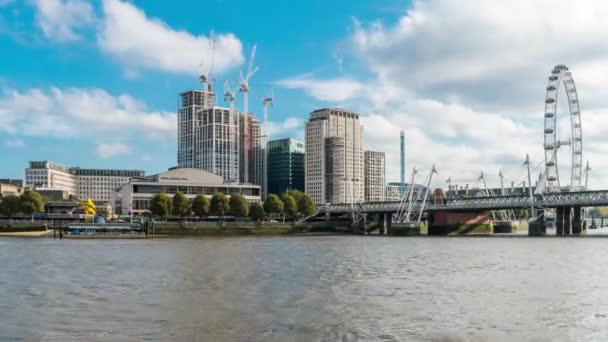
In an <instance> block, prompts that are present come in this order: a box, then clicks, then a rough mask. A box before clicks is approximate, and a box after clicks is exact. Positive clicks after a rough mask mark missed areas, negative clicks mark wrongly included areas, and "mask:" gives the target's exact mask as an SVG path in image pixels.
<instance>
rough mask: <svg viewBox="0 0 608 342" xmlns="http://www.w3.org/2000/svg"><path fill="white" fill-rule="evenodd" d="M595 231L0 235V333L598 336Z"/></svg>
mask: <svg viewBox="0 0 608 342" xmlns="http://www.w3.org/2000/svg"><path fill="white" fill-rule="evenodd" d="M607 261H608V239H606V238H496V237H494V238H428V237H420V238H398V237H372V236H368V237H358V236H317V237H312V236H309V237H303V236H302V237H272V238H259V237H256V238H249V237H238V238H205V239H156V240H53V239H19V238H4V239H0V265H2V269H1V272H0V341H5V340H8V341H12V340H26V341H134V340H165V341H608V273H607V267H606V262H607Z"/></svg>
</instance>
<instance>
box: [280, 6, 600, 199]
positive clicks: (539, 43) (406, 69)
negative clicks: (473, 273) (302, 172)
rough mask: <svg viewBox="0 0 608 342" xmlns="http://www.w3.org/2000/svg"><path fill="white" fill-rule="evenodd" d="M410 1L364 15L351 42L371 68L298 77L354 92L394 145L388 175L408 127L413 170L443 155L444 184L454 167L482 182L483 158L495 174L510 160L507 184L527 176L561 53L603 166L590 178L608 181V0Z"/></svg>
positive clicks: (592, 155)
mask: <svg viewBox="0 0 608 342" xmlns="http://www.w3.org/2000/svg"><path fill="white" fill-rule="evenodd" d="M404 12H405V15H404V16H403V17H402V18H401V19H400V20H399V21H398V22H396V23H388V24H387V23H381V22H373V23H371V24H362V23H360V22H355V25H354V27H353V31H352V34H351V35H350V36H349V37H348V39H347V43H348V44H347V46H348V47H349V50H350V53H351V56H354V57H355V59H354V60H355V62H358V63H361V64H362V66H363V67H364V68H366V69H367V71H369V73H371V77H369V78H367V79H358V78H357V77H354V75H353V76H351V77H349V76H348V75H346V76H343V77H341V78H338V79H336V80H331V79H330V80H323V79H317V78H314V77H312V76H310V75H305V77H302V76H296V77H294V78H292V79H288V80H291V81H293V82H292V83H291V84H289V83H288V85H291V87H292V88H297V89H302V90H304V91H305V92H306V93H307V94H309V95H311V96H313V97H315V98H316V99H317V100H321V101H323V100H327V99H328V97H330V98H331V97H332V96H331V95H330V96H328V95H327V94H328V93H329V94H336V93H337V94H344V93H346V95H343V96H338V98H339V100H343V101H344V103H343V104H341V105H343V106H346V107H347V108H350V109H353V110H355V111H358V112H359V113H361V114H362V122H363V124H364V125H365V129H364V136H365V138H364V139H365V145H366V146H367V147H368V148H371V149H377V150H384V151H386V152H387V166H388V170H387V179H389V180H398V179H399V177H398V176H399V175H398V172H399V131H400V129H401V128H405V129H406V140H407V147H406V150H407V152H406V159H407V164H408V167H407V169H408V173H409V170H410V169H411V167H412V166H413V165H414V164H416V165H417V166H418V167H419V168H430V166H431V165H432V164H433V163H436V164H437V167H438V169H439V171H440V175H438V176H437V177H436V185H442V184H443V182H444V181H445V179H447V178H448V177H449V176H451V177H452V179H455V180H457V181H458V182H459V183H460V184H464V183H470V184H471V185H480V183H479V181H477V180H476V178H477V177H478V176H479V173H480V172H481V171H482V170H483V171H485V173H486V174H487V175H488V180H489V183H490V184H492V185H497V184H498V183H499V178H498V176H497V174H498V171H499V170H500V169H503V171H504V173H505V175H506V176H507V177H508V178H509V180H507V184H509V182H510V180H514V181H516V182H519V181H521V180H523V179H525V178H526V172H525V169H524V168H523V167H522V165H521V164H522V162H523V159H524V157H525V155H526V153H529V154H530V155H531V157H532V158H533V163H534V165H535V166H536V165H538V164H542V161H543V158H544V151H543V137H542V135H543V129H544V128H543V120H544V117H543V113H544V97H545V87H546V82H547V77H548V76H549V73H550V71H551V69H552V68H553V66H554V65H556V64H562V63H563V64H566V65H568V66H569V67H570V69H571V70H572V71H573V75H574V78H575V80H576V83H577V89H578V91H579V97H580V101H581V106H582V117H583V140H584V158H585V160H586V159H589V160H590V161H591V164H592V167H593V166H594V172H593V173H592V174H591V179H590V184H591V185H592V186H595V187H602V186H604V187H605V186H608V179H606V178H605V177H602V174H601V172H602V171H601V170H603V169H606V168H607V167H608V160H606V159H605V158H603V153H605V152H606V150H607V148H608V147H607V146H608V145H607V144H606V143H605V138H604V137H603V136H602V135H603V132H605V131H607V130H608V120H607V119H606V117H608V106H606V104H605V98H606V97H607V96H608V90H607V89H608V88H606V87H605V86H604V79H603V75H604V73H605V72H604V71H608V46H607V45H605V44H603V42H605V41H607V40H608V21H606V20H605V17H606V16H608V2H601V1H595V0H582V1H577V2H572V1H565V0H551V1H549V0H539V1H528V0H514V1H502V0H483V1H482V0H478V1H464V2H463V1H458V0H425V1H421V0H415V1H414V2H413V4H412V6H411V8H410V9H409V10H407V11H405V10H404ZM344 62H345V63H346V62H347V61H344ZM350 62H352V60H351V61H350ZM363 74H366V73H365V72H364V73H363ZM358 77H359V78H360V77H361V76H358ZM343 79H348V80H349V81H350V82H349V83H353V84H358V85H363V86H361V88H358V89H357V91H356V93H357V94H365V96H356V95H352V93H351V92H349V91H348V90H345V89H341V87H340V81H341V80H343ZM294 80H295V81H294ZM320 89H322V90H320ZM346 89H348V87H346ZM330 100H336V98H331V99H330ZM560 101H561V99H560ZM562 103H563V104H565V101H563V102H562ZM560 109H562V111H560V113H559V117H560V118H561V119H560V123H559V127H560V128H562V131H561V132H560V137H561V138H562V139H565V138H568V137H569V135H570V134H569V132H568V131H567V130H566V129H564V128H568V127H569V125H568V124H567V121H568V120H569V118H568V117H567V115H564V110H565V109H566V107H565V106H564V107H563V108H560ZM569 153H570V151H569V148H564V149H563V151H561V152H560V157H559V158H560V159H559V160H560V164H561V165H563V168H562V169H560V176H563V179H569V172H568V171H565V170H564V169H566V168H567V167H568V165H567V164H568V162H569V160H570V157H569ZM605 160H606V161H605ZM539 171H541V168H539V169H536V171H535V173H537V172H539ZM564 183H565V182H564Z"/></svg>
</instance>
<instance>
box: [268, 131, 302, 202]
mask: <svg viewBox="0 0 608 342" xmlns="http://www.w3.org/2000/svg"><path fill="white" fill-rule="evenodd" d="M267 151H268V193H269V194H280V193H283V192H285V191H288V190H292V189H297V190H301V191H304V143H303V142H301V141H298V140H294V139H289V138H288V139H280V140H272V141H269V142H268V148H267Z"/></svg>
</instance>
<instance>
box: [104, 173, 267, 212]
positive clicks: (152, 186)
mask: <svg viewBox="0 0 608 342" xmlns="http://www.w3.org/2000/svg"><path fill="white" fill-rule="evenodd" d="M177 192H181V193H183V194H184V195H185V196H186V197H187V198H188V199H190V200H192V199H193V198H194V197H195V196H196V195H198V194H202V195H204V196H206V197H208V198H211V197H212V196H213V195H214V194H215V193H218V192H222V193H224V194H226V195H227V196H228V197H230V195H231V194H235V193H237V194H241V195H243V196H245V199H247V201H248V202H260V201H261V198H260V186H259V185H251V184H236V183H228V182H225V181H224V180H223V178H222V177H221V176H218V175H215V174H213V173H210V172H207V171H204V170H201V169H194V168H178V169H172V170H169V171H166V172H162V173H159V174H157V175H153V176H148V177H142V178H137V179H133V180H132V181H131V182H129V183H127V184H123V185H122V186H120V187H119V188H117V189H116V191H115V192H114V197H113V198H114V199H113V201H112V203H113V204H114V206H115V208H116V212H117V213H118V214H123V215H126V214H144V213H146V212H149V209H150V201H151V199H152V197H154V196H155V195H157V194H160V193H165V194H167V195H168V196H169V197H173V195H175V194H176V193H177Z"/></svg>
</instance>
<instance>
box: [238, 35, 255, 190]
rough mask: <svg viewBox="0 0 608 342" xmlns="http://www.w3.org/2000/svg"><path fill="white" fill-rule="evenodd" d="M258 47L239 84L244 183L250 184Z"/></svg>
mask: <svg viewBox="0 0 608 342" xmlns="http://www.w3.org/2000/svg"><path fill="white" fill-rule="evenodd" d="M255 50H256V46H255V45H254V46H253V48H252V49H251V56H250V57H249V64H248V67H247V74H246V75H244V76H243V72H242V71H241V73H240V74H241V82H240V83H239V91H240V92H242V93H243V115H244V121H243V143H244V146H245V151H243V157H244V159H243V183H249V150H250V146H249V145H250V142H249V130H248V129H249V127H248V126H249V80H250V79H251V77H253V75H255V73H256V72H257V71H258V70H259V68H258V67H255V68H254V67H253V61H254V59H255Z"/></svg>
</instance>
